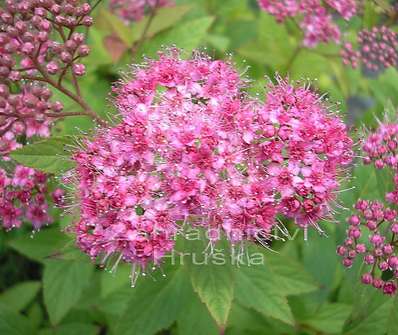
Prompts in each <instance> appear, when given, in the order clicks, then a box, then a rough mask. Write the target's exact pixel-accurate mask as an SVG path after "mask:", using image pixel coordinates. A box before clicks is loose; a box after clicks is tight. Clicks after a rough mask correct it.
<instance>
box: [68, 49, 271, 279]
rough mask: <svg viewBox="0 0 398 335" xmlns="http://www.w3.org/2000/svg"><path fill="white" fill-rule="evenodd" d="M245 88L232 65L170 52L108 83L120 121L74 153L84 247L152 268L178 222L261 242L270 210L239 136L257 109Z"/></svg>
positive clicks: (264, 187)
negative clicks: (124, 78) (111, 85)
mask: <svg viewBox="0 0 398 335" xmlns="http://www.w3.org/2000/svg"><path fill="white" fill-rule="evenodd" d="M243 84H244V83H243V82H242V81H241V79H240V78H239V75H238V73H237V72H236V71H235V70H234V69H233V68H232V66H231V64H229V63H225V62H222V61H213V60H211V59H209V58H207V57H205V56H203V55H201V54H196V55H195V57H194V58H193V59H190V60H183V59H181V58H180V55H179V52H178V51H176V50H171V51H170V52H169V53H164V54H162V55H160V58H159V60H156V61H148V63H147V64H146V65H145V66H143V67H137V69H136V70H135V73H134V76H133V78H132V79H130V80H127V81H126V82H123V83H121V84H120V85H119V86H118V87H116V88H115V92H116V95H117V96H116V98H115V100H116V105H117V107H118V108H119V111H120V113H121V114H122V116H123V122H122V123H121V124H119V125H118V126H116V127H114V128H112V129H104V130H103V131H102V132H101V133H100V134H99V135H98V136H97V137H96V139H95V140H93V141H92V142H87V143H86V145H85V146H84V148H83V150H82V151H80V152H77V153H76V154H75V156H74V159H75V161H76V162H77V164H78V167H77V169H76V174H77V177H78V181H79V186H78V187H79V198H80V200H79V201H80V207H81V221H80V222H79V223H78V225H77V230H76V233H77V240H78V244H79V246H80V247H81V248H82V249H83V250H84V251H86V252H87V253H88V254H90V255H91V256H92V257H96V256H98V255H103V256H104V257H105V258H107V257H108V255H110V254H112V253H117V254H118V255H120V256H118V257H120V259H123V260H124V261H126V262H132V263H133V264H135V265H138V266H140V267H141V268H146V266H147V264H148V263H153V264H155V265H156V264H158V263H159V262H160V260H161V258H162V256H163V255H164V254H165V253H166V252H168V251H170V250H171V249H172V247H173V245H174V235H175V233H176V231H177V229H179V227H178V226H177V224H176V223H177V222H179V223H180V224H181V225H184V224H191V225H194V226H201V227H204V228H205V229H207V230H208V231H209V232H210V233H209V237H210V239H211V240H218V239H219V238H220V235H219V231H220V230H221V231H223V232H225V233H226V234H227V236H228V238H229V239H230V240H231V241H232V242H233V243H235V242H237V241H242V240H244V239H257V240H259V239H265V238H267V234H269V232H270V229H271V228H272V226H273V225H274V224H275V221H274V215H275V213H276V206H275V204H274V203H273V195H272V191H271V188H270V187H269V186H268V184H267V181H266V175H265V174H264V172H263V171H262V170H261V168H260V166H258V165H257V164H251V163H250V162H249V156H248V153H249V150H248V148H247V143H246V142H245V140H244V137H245V132H246V131H248V133H251V132H252V129H251V128H252V127H253V126H255V125H253V124H252V122H251V118H252V114H253V112H254V110H255V109H256V108H257V107H256V103H255V102H253V101H250V100H248V101H246V98H245V97H244V96H243V94H242V91H241V89H242V87H243ZM261 176H262V177H263V179H264V180H262V179H261ZM110 192H111V193H110ZM134 271H135V270H134ZM133 277H134V276H133Z"/></svg>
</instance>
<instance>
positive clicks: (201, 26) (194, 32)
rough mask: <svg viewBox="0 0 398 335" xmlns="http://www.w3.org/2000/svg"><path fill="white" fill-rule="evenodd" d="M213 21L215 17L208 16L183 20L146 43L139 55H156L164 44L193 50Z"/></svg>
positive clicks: (187, 50) (189, 50)
mask: <svg viewBox="0 0 398 335" xmlns="http://www.w3.org/2000/svg"><path fill="white" fill-rule="evenodd" d="M213 21H214V18H213V17H210V16H206V17H201V18H199V19H195V20H191V21H189V22H182V23H180V24H179V25H177V26H175V27H173V28H172V29H170V30H167V31H165V32H162V33H160V34H159V35H157V36H155V37H154V38H153V39H151V40H150V41H148V42H147V43H145V44H144V45H143V47H142V48H141V49H140V50H139V52H138V55H141V54H145V55H146V56H148V57H155V56H156V54H157V52H158V51H159V49H161V48H162V46H169V45H175V46H177V47H178V48H182V49H184V51H186V52H187V53H188V52H191V51H192V50H193V49H195V48H197V47H198V46H199V44H200V42H201V41H202V40H203V39H204V37H205V36H206V33H207V30H208V29H209V27H210V26H211V24H212V23H213Z"/></svg>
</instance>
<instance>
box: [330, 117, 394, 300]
mask: <svg viewBox="0 0 398 335" xmlns="http://www.w3.org/2000/svg"><path fill="white" fill-rule="evenodd" d="M397 148H398V124H381V125H380V127H379V128H378V129H377V131H375V132H374V133H372V134H371V135H370V136H369V137H368V138H367V140H366V141H365V143H364V145H363V151H364V154H365V157H364V159H363V161H364V164H371V163H373V164H374V166H375V167H376V168H377V169H383V168H388V169H391V170H392V171H394V173H395V176H394V178H393V179H394V185H395V190H394V191H392V192H388V193H387V194H386V200H387V202H389V203H391V204H392V205H397V204H398V174H397V169H398V150H397ZM355 209H356V211H357V213H356V214H354V215H352V216H351V217H350V218H349V219H348V223H349V224H350V228H349V229H348V230H347V238H346V240H345V241H344V244H343V245H342V246H339V247H338V248H337V253H338V254H339V255H341V256H342V257H343V264H344V266H346V267H350V266H351V265H352V264H353V262H354V260H355V258H357V257H358V258H361V259H362V260H363V262H364V264H365V265H368V266H369V267H371V269H370V271H369V272H366V273H365V274H363V276H362V282H363V283H364V284H371V285H373V286H374V287H375V288H377V289H381V290H382V291H383V292H384V293H385V294H389V295H392V294H395V293H396V291H397V285H398V254H397V249H396V246H397V244H398V238H397V234H398V221H397V212H396V210H395V209H391V208H389V207H386V206H384V205H383V204H382V203H381V202H378V201H373V202H371V201H366V200H359V201H358V202H357V204H356V205H355ZM365 229H366V230H368V231H369V234H364V230H365ZM366 236H369V237H368V243H367V244H365V243H364V241H362V242H361V241H360V238H361V237H363V239H365V238H366ZM386 278H388V279H386Z"/></svg>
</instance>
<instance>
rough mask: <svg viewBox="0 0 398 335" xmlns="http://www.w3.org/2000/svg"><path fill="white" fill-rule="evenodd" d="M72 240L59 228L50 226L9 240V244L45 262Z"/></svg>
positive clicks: (30, 256) (27, 255)
mask: <svg viewBox="0 0 398 335" xmlns="http://www.w3.org/2000/svg"><path fill="white" fill-rule="evenodd" d="M69 241H70V239H69V238H68V236H67V235H65V234H63V233H61V232H60V231H59V230H58V228H49V229H44V230H42V231H40V232H39V233H36V234H34V235H31V236H29V235H23V236H21V237H18V238H16V239H13V240H11V241H9V242H8V245H9V246H10V247H11V248H13V249H15V250H16V251H18V252H19V253H21V254H23V255H24V256H26V257H28V258H30V259H33V260H35V261H39V262H43V261H44V260H45V259H46V258H48V257H51V256H52V255H53V254H56V253H58V252H59V251H60V250H61V249H62V248H64V247H65V245H66V244H67V243H68V242H69Z"/></svg>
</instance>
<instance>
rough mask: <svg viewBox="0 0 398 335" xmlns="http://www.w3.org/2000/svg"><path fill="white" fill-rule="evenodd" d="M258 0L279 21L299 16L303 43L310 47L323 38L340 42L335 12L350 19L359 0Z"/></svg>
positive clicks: (325, 41)
mask: <svg viewBox="0 0 398 335" xmlns="http://www.w3.org/2000/svg"><path fill="white" fill-rule="evenodd" d="M258 3H259V6H260V8H261V9H262V10H264V11H266V12H267V13H269V14H271V15H273V16H275V18H276V20H277V21H279V22H283V21H285V20H286V19H289V18H295V19H296V18H298V19H299V20H300V21H299V26H300V28H301V29H302V31H303V34H304V39H303V45H304V46H306V47H309V48H312V47H315V46H316V45H318V44H319V43H322V42H324V43H327V42H331V41H333V42H335V43H338V42H339V41H340V29H339V27H338V26H337V24H336V23H335V22H334V21H333V15H335V14H338V15H340V16H341V17H342V18H343V19H344V20H349V19H351V17H352V16H354V15H355V14H356V11H357V8H356V3H355V0H347V1H340V0H327V1H325V2H323V1H321V0H283V1H277V0H258Z"/></svg>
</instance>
